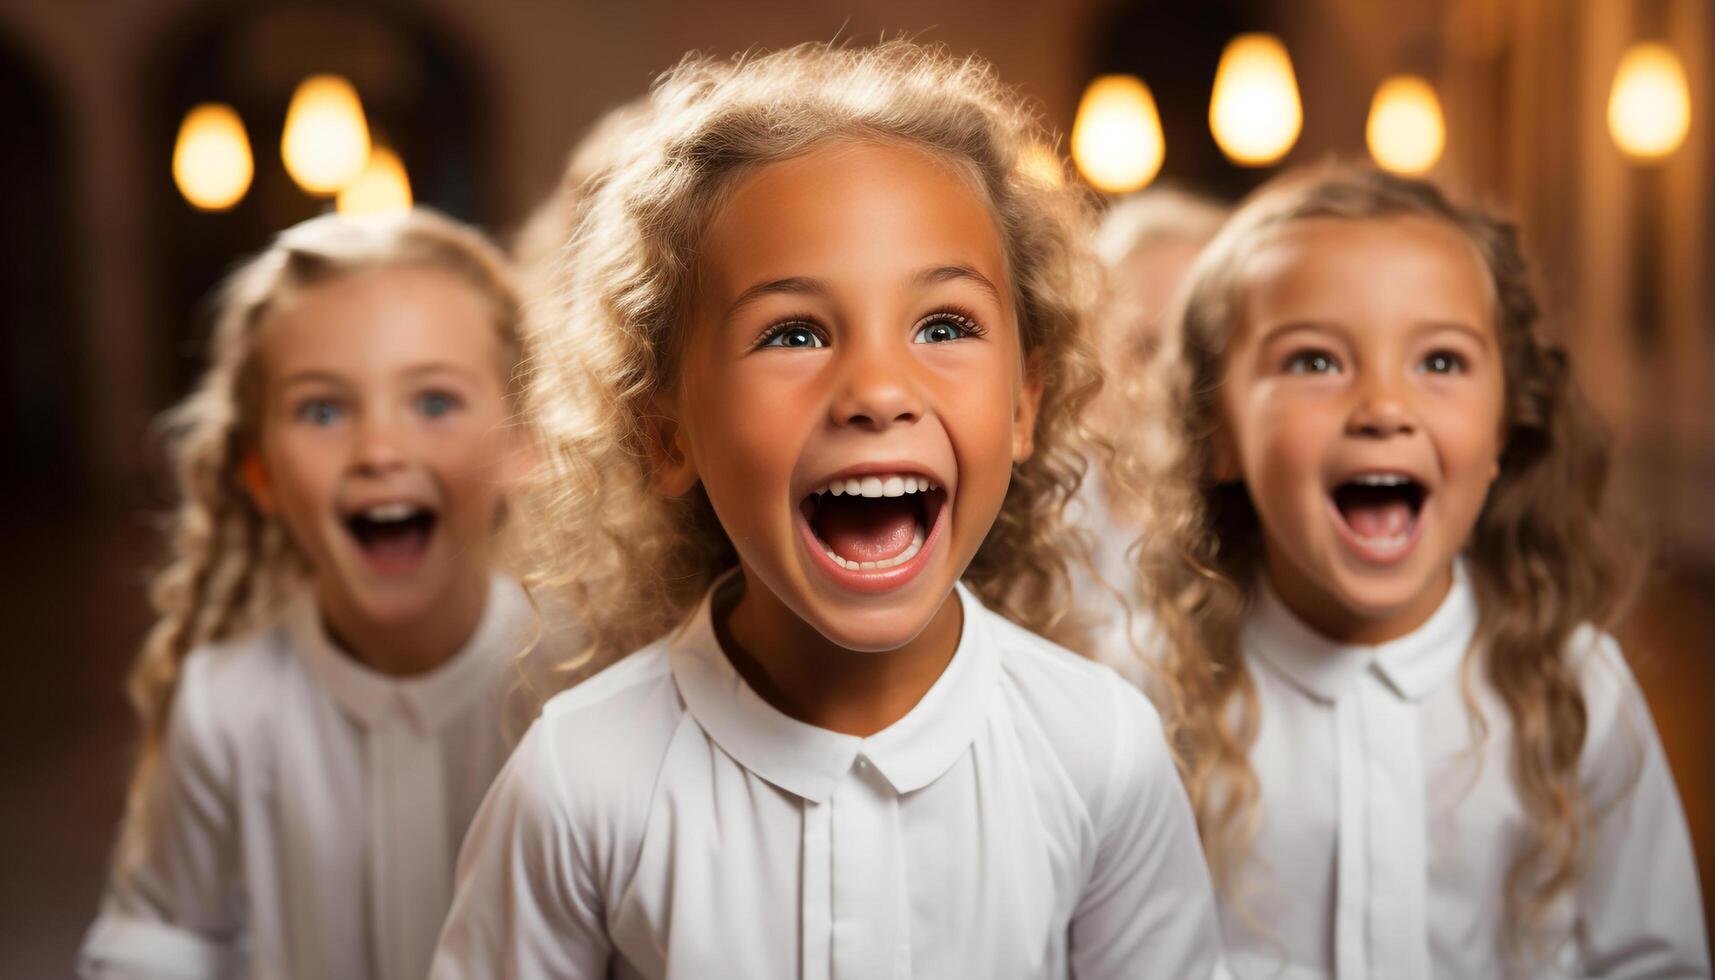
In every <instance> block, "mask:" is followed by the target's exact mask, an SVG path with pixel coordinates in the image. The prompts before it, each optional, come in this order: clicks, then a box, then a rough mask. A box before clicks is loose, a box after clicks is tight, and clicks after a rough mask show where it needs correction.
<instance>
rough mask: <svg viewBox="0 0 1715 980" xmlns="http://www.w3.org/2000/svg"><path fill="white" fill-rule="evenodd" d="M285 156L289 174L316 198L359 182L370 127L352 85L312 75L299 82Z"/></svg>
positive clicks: (284, 135) (284, 136) (284, 141)
mask: <svg viewBox="0 0 1715 980" xmlns="http://www.w3.org/2000/svg"><path fill="white" fill-rule="evenodd" d="M280 155H281V156H282V157H284V158H285V161H286V172H287V173H289V174H291V175H292V179H293V180H295V181H297V182H298V186H299V187H302V188H303V189H304V190H306V191H308V192H309V193H311V194H332V193H334V192H336V191H338V190H339V189H340V188H342V187H344V186H345V185H347V184H349V183H351V182H352V181H354V180H356V179H357V176H358V174H361V173H362V172H363V167H364V164H365V163H367V162H368V161H369V124H368V122H367V121H365V119H364V117H363V103H362V102H359V101H358V98H357V90H356V89H354V88H352V87H351V83H350V82H348V81H346V80H345V79H343V78H340V77H339V76H338V75H312V76H311V77H309V78H306V79H304V80H303V81H302V82H300V83H299V84H298V90H297V91H296V92H294V93H292V103H291V105H290V106H289V107H287V109H286V129H285V132H284V133H282V134H281V136H280Z"/></svg>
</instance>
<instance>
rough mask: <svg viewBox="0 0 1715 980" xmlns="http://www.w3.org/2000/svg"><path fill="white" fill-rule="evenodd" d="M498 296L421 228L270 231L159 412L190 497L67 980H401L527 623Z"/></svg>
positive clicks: (322, 224) (449, 227) (427, 924)
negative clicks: (138, 725) (512, 526)
mask: <svg viewBox="0 0 1715 980" xmlns="http://www.w3.org/2000/svg"><path fill="white" fill-rule="evenodd" d="M516 320H517V298H516V296H515V294H514V289H513V286H512V281H511V276H510V274H509V272H508V271H507V269H506V266H505V264H504V261H503V258H502V256H501V255H500V254H499V253H498V252H497V251H496V250H495V249H494V248H493V246H491V245H490V244H489V243H488V242H487V241H486V240H485V239H484V238H482V236H480V235H479V234H478V233H477V232H475V231H473V230H472V229H469V228H466V227H464V226H462V225H458V224H456V223H454V222H452V221H449V220H447V219H446V218H443V217H440V216H437V215H435V214H432V213H429V212H426V211H416V212H412V213H408V214H402V215H398V216H390V217H380V218H370V219H355V218H345V217H339V216H328V217H323V218H317V219H314V220H311V221H308V222H305V223H303V224H301V225H298V226H297V227H294V228H292V229H290V230H288V231H286V232H284V233H282V234H281V235H280V236H279V237H278V238H277V239H276V240H275V241H274V243H273V244H272V245H270V246H269V247H268V248H267V249H265V250H264V251H263V252H262V253H261V254H259V255H257V256H256V257H255V258H253V259H251V260H249V261H248V262H247V263H246V264H245V265H244V266H243V267H242V268H240V269H239V270H238V271H237V272H236V273H234V274H233V276H232V277H231V279H230V280H229V281H228V282H227V283H226V285H225V287H224V289H223V291H222V293H221V297H220V314H219V319H218V322H217V324H216V326H215V332H214V338H213V347H212V353H211V363H210V366H209V368H208V370H207V372H206V373H205V374H204V375H203V378H202V380H201V382H200V383H199V385H198V387H197V389H196V391H195V392H194V393H192V394H191V396H190V397H189V398H188V399H186V401H185V402H184V403H183V404H182V405H180V406H179V407H178V408H177V409H175V410H174V411H173V413H172V414H171V415H170V416H169V427H170V432H171V449H172V455H173V458H174V462H175V464H176V472H177V475H178V481H179V490H180V494H181V498H182V502H181V504H180V505H179V509H178V512H177V514H176V515H175V517H174V520H173V525H172V531H171V535H170V539H169V540H170V548H171V556H170V559H169V562H168V564H167V566H166V568H165V570H163V571H162V572H161V573H160V574H159V575H158V576H157V577H156V579H155V582H154V588H153V597H154V601H155V604H156V606H157V608H158V609H159V610H160V614H161V618H160V621H159V622H158V623H157V624H156V626H155V628H154V629H153V631H151V633H150V634H149V638H148V640H147V642H146V643H145V645H144V648H143V652H142V655H141V657H140V658H139V659H138V662H137V666H136V669H135V671H134V672H133V675H132V678H131V694H132V699H133V701H134V702H135V704H136V706H137V709H138V711H139V713H140V714H141V716H142V721H143V736H144V737H143V749H142V756H141V758H140V759H139V761H138V765H137V771H136V775H135V777H134V779H133V784H132V789H131V797H130V805H129V808H128V812H127V815H126V822H125V828H124V833H123V834H122V839H121V844H120V849H119V854H118V856H117V858H116V860H115V867H114V871H113V877H112V880H111V883H110V885H109V888H108V892H107V896H106V899H105V901H104V903H103V905H102V910H101V914H100V917H99V918H98V919H97V920H96V922H95V924H94V926H93V927H92V928H91V930H90V932H89V935H88V937H87V939H86V940H85V943H84V946H83V950H82V954H81V956H80V961H79V966H80V971H81V972H82V973H83V975H84V976H86V977H103V978H105V977H217V976H221V977H224V976H232V975H252V976H271V977H286V976H295V977H326V978H336V977H351V978H357V977H382V978H401V980H403V978H420V977H422V976H423V975H424V973H425V972H426V971H427V969H428V956H429V954H430V953H431V952H432V950H433V946H434V941H435V937H436V934H437V932H438V930H439V928H440V923H441V920H442V918H443V917H444V915H445V912H446V908H447V904H448V901H449V899H450V891H451V883H452V881H451V879H452V861H453V856H454V854H455V849H456V848H457V846H458V842H459V840H460V838H461V837H462V836H463V832H464V829H465V826H466V825H467V824H468V822H469V820H470V818H471V815H472V814H473V813H474V812H475V810H476V806H477V804H478V802H479V801H480V799H481V795H482V793H483V792H484V790H485V789H486V788H487V786H488V783H489V781H490V779H491V778H492V777H493V775H494V773H495V772H496V771H497V770H498V769H499V767H500V764H501V762H502V761H503V759H504V757H505V752H506V748H507V745H506V743H505V741H504V740H503V738H502V737H501V734H500V732H501V718H500V714H501V702H502V698H501V697H500V695H501V692H502V690H503V689H504V687H505V686H506V678H508V677H509V676H510V672H509V670H508V664H509V662H510V659H511V655H512V654H515V653H517V652H519V651H520V650H521V649H522V648H523V647H524V645H525V644H526V643H527V642H528V641H529V639H530V637H529V635H528V634H529V632H530V626H531V623H532V617H531V614H530V607H529V604H528V603H527V602H526V601H525V598H524V595H523V593H522V591H521V590H520V588H519V587H518V585H517V584H516V583H515V582H514V581H512V580H511V579H509V578H507V577H505V576H503V575H500V574H498V573H497V572H496V570H495V561H496V547H497V545H496V542H495V536H496V535H495V529H496V526H497V522H498V521H499V519H500V511H501V506H502V492H503V489H504V486H505V485H506V483H507V482H508V481H509V480H510V479H511V478H512V477H513V476H514V475H515V470H516V468H517V467H519V466H521V465H522V462H523V461H524V459H525V458H526V456H527V454H524V453H521V451H520V449H519V447H518V446H516V445H515V443H516V442H518V441H519V439H520V437H519V436H517V435H515V434H514V433H513V431H512V429H511V427H510V426H509V425H508V424H507V422H508V419H509V418H510V416H511V415H512V414H513V406H512V402H511V400H510V399H509V396H508V389H509V384H510V379H511V377H512V372H513V370H514V368H515V366H516V362H517V357H518V344H517V336H516V335H517V324H516Z"/></svg>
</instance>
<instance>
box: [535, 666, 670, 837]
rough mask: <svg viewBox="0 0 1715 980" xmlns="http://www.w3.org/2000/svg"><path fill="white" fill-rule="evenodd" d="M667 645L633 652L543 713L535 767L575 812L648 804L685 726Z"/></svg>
mask: <svg viewBox="0 0 1715 980" xmlns="http://www.w3.org/2000/svg"><path fill="white" fill-rule="evenodd" d="M684 714H685V711H684V707H683V703H682V702H681V701H680V699H679V694H678V689H677V687H676V686H675V685H674V683H673V674H672V670H671V666H670V663H669V658H668V654H667V649H666V646H665V645H664V644H662V643H657V644H654V645H651V646H649V647H645V648H644V649H642V650H639V651H637V652H636V653H633V654H631V655H629V656H627V657H625V658H624V659H622V660H620V661H619V662H618V663H615V664H614V665H612V666H611V667H608V668H607V669H606V670H603V671H602V672H600V673H598V674H596V675H595V676H594V677H591V678H590V679H589V680H587V681H584V682H583V683H581V684H579V685H577V686H576V687H573V688H571V689H569V690H566V691H562V692H560V693H559V694H557V695H555V696H554V697H553V698H551V699H550V700H549V701H548V703H547V704H546V705H544V706H543V708H542V714H541V716H540V717H539V718H538V719H537V721H536V724H535V725H534V726H533V728H532V731H531V733H530V736H529V737H530V738H531V739H533V740H534V741H535V742H536V747H535V751H536V759H537V764H538V765H539V766H541V767H543V768H544V769H546V770H548V771H547V772H544V773H543V775H544V776H545V777H547V778H549V779H551V780H552V781H553V782H554V783H555V784H557V786H558V787H559V789H560V795H561V798H562V800H563V801H564V802H565V803H567V804H569V805H572V806H573V807H574V808H575V809H576V810H580V811H581V810H586V809H588V808H590V807H592V806H595V805H598V804H599V805H601V806H603V807H608V806H624V805H625V804H626V803H627V802H632V803H642V802H646V798H647V796H648V795H649V794H650V793H651V792H652V791H653V787H654V783H655V776H656V773H657V772H658V771H659V769H660V767H661V764H662V760H663V759H664V758H665V757H666V754H667V747H668V743H669V742H670V741H671V739H672V737H673V734H674V732H675V730H676V729H677V727H678V725H679V722H680V720H681V719H682V718H683V717H684Z"/></svg>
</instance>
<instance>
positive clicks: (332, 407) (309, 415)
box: [292, 398, 345, 426]
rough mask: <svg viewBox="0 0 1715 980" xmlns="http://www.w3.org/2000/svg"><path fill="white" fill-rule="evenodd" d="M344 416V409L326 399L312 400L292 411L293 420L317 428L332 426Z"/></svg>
mask: <svg viewBox="0 0 1715 980" xmlns="http://www.w3.org/2000/svg"><path fill="white" fill-rule="evenodd" d="M344 414H345V410H344V409H342V408H340V407H339V406H338V405H336V404H334V403H333V402H330V401H328V400H327V399H325V398H311V399H308V400H306V401H302V402H299V403H298V407H297V408H295V409H293V410H292V417H293V418H295V419H297V420H298V421H300V422H308V423H309V424H311V425H317V426H328V425H332V424H334V423H335V422H338V421H339V420H340V417H341V416H343V415H344Z"/></svg>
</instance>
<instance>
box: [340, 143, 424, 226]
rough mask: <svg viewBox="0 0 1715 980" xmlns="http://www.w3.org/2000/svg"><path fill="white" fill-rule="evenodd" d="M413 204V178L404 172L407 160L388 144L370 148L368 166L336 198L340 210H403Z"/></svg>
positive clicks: (356, 212)
mask: <svg viewBox="0 0 1715 980" xmlns="http://www.w3.org/2000/svg"><path fill="white" fill-rule="evenodd" d="M410 206H411V181H410V178H408V177H406V176H405V163H404V161H402V160H400V159H399V154H397V153H394V152H393V151H392V150H389V149H388V148H387V147H385V146H377V147H375V148H374V149H373V150H372V151H370V154H369V166H367V167H364V168H363V173H362V175H360V176H359V177H358V178H357V179H356V180H354V181H352V182H351V183H349V184H347V185H345V187H344V188H342V189H341V190H340V192H339V197H338V198H337V199H335V202H334V207H335V208H336V209H337V210H338V211H339V213H340V214H371V213H374V212H377V211H403V210H405V209H406V208H409V207H410Z"/></svg>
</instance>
